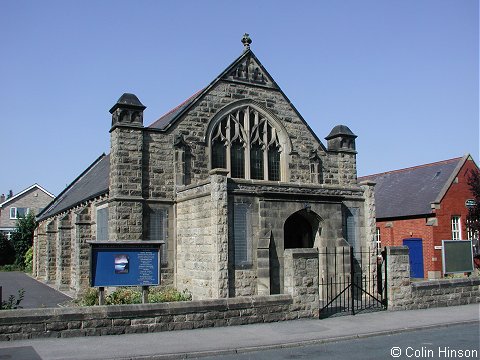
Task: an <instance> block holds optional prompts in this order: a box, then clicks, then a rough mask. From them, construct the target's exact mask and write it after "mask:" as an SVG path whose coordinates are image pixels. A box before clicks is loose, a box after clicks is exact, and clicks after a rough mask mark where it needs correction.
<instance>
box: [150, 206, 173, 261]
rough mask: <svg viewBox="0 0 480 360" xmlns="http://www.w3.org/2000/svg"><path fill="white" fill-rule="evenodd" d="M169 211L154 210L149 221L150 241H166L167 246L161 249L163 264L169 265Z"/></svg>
mask: <svg viewBox="0 0 480 360" xmlns="http://www.w3.org/2000/svg"><path fill="white" fill-rule="evenodd" d="M167 238H168V210H167V209H152V210H151V211H150V219H149V232H148V239H149V240H160V241H164V242H165V244H164V245H162V248H161V264H162V265H167V264H168V247H167V242H168V241H167V240H168V239H167Z"/></svg>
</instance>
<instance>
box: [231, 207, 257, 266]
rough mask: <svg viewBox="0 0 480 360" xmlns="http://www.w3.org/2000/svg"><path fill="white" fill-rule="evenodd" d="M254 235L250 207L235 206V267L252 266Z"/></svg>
mask: <svg viewBox="0 0 480 360" xmlns="http://www.w3.org/2000/svg"><path fill="white" fill-rule="evenodd" d="M251 238H252V234H251V222H250V211H249V205H248V204H243V203H236V204H234V208H233V247H234V256H235V261H234V263H235V266H246V265H251V261H252V249H251V247H252V241H251Z"/></svg>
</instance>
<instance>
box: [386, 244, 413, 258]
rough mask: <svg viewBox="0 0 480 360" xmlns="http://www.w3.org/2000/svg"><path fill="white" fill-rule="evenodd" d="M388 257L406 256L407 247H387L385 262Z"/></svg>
mask: <svg viewBox="0 0 480 360" xmlns="http://www.w3.org/2000/svg"><path fill="white" fill-rule="evenodd" d="M388 255H408V246H387V261H388Z"/></svg>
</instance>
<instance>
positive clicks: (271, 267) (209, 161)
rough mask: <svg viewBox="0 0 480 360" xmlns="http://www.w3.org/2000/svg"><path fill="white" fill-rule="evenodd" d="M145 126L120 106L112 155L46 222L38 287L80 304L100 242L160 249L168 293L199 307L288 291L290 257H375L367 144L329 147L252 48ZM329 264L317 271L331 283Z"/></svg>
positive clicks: (129, 105) (52, 208)
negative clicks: (291, 253)
mask: <svg viewBox="0 0 480 360" xmlns="http://www.w3.org/2000/svg"><path fill="white" fill-rule="evenodd" d="M242 43H243V45H244V49H243V53H242V54H241V55H240V56H239V57H238V58H237V59H236V60H235V61H234V62H233V63H232V64H231V65H230V66H228V67H227V68H226V69H225V70H224V71H223V72H221V73H220V75H219V76H218V77H217V78H216V79H215V80H213V81H212V82H211V83H210V84H209V85H208V86H207V87H205V88H204V89H203V90H201V91H199V92H198V93H196V94H194V95H193V96H191V97H190V98H189V99H187V100H186V101H185V102H183V103H182V104H180V105H178V106H177V107H175V108H174V109H172V110H171V111H170V112H168V113H167V114H165V115H163V116H162V117H160V118H159V119H158V120H156V121H154V122H153V123H152V124H151V125H150V126H145V125H144V119H143V111H144V109H145V106H144V105H143V104H142V103H141V101H140V100H139V99H138V98H137V96H135V95H133V94H123V95H122V96H121V97H120V98H119V100H118V101H117V103H116V104H114V105H113V107H112V108H111V109H110V113H111V114H112V126H111V130H110V140H111V148H110V153H109V154H108V155H105V154H103V155H102V156H100V157H99V158H98V159H97V160H96V161H95V162H93V163H92V164H91V165H90V167H88V168H87V169H86V170H85V171H84V172H83V173H82V174H80V175H79V176H78V177H77V178H76V179H75V180H74V181H73V182H72V183H71V184H70V185H69V186H68V187H67V188H66V189H65V190H64V191H63V192H62V193H61V194H60V195H59V196H58V197H57V198H56V199H55V200H54V201H53V202H52V203H51V204H49V206H47V207H46V208H45V210H44V211H43V212H42V213H41V214H39V216H38V218H37V220H38V227H37V229H36V232H35V237H34V245H35V251H34V276H35V277H36V278H37V279H39V280H42V281H45V282H48V283H51V284H53V285H54V286H55V287H56V288H58V289H65V290H71V291H74V292H75V293H77V294H79V293H81V292H82V291H83V290H84V289H86V288H87V287H89V284H90V279H89V277H90V248H89V244H88V243H87V241H92V240H97V241H99V240H109V241H118V240H122V241H125V240H136V241H138V240H163V241H165V245H164V246H163V247H162V253H161V263H162V282H163V283H164V284H171V285H172V286H175V287H176V288H177V289H179V290H183V289H188V291H190V292H191V293H192V295H193V298H194V299H211V298H225V297H235V296H247V295H268V294H278V293H283V292H284V281H283V277H284V270H285V269H284V257H283V254H284V250H285V249H289V248H324V247H327V246H328V247H331V246H347V245H349V244H350V245H352V246H353V247H354V248H359V247H360V246H368V245H370V244H373V241H374V232H375V216H374V200H373V184H372V183H362V184H358V183H357V170H356V154H357V152H356V149H355V139H356V135H354V133H353V132H352V131H351V130H350V129H349V128H348V127H347V126H345V125H338V126H335V127H334V128H333V129H332V131H331V132H330V134H328V136H327V137H326V138H325V139H326V140H327V142H326V146H325V145H324V144H323V143H322V141H321V140H320V139H319V138H318V137H317V135H316V134H315V133H314V132H313V131H312V129H311V128H310V127H309V125H308V124H307V122H306V121H305V120H304V118H303V117H302V116H301V115H300V113H299V112H298V111H297V110H296V109H295V107H294V106H293V105H292V103H291V102H290V100H289V99H288V98H287V96H286V95H285V94H284V93H283V91H282V90H281V89H280V87H279V86H278V85H277V83H276V82H275V81H274V80H273V78H272V77H271V76H270V74H269V73H268V72H267V70H266V69H265V68H264V67H263V65H262V64H261V63H260V61H259V59H258V58H257V57H256V56H255V54H254V53H253V51H252V50H251V49H250V44H251V40H250V38H249V37H248V34H245V35H244V37H243V39H242ZM321 266H322V265H321V264H320V269H319V271H320V272H321V271H322V269H321Z"/></svg>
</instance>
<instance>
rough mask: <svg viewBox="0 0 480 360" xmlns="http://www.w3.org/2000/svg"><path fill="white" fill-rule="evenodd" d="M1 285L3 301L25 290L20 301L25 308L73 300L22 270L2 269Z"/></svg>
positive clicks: (55, 304)
mask: <svg viewBox="0 0 480 360" xmlns="http://www.w3.org/2000/svg"><path fill="white" fill-rule="evenodd" d="M0 286H1V287H2V298H3V301H6V300H8V298H9V296H10V295H13V296H14V297H15V298H18V290H20V289H24V290H25V297H24V299H23V300H22V301H21V302H20V306H21V307H22V308H23V309H36V308H47V307H48V308H51V307H57V306H59V305H61V304H62V303H65V302H68V301H70V300H72V298H71V297H70V296H68V295H67V294H65V293H61V292H59V291H56V290H55V289H53V288H51V287H49V286H47V285H45V284H44V283H41V282H39V281H37V280H35V279H34V278H32V277H30V276H28V275H27V274H25V273H24V272H21V271H9V272H3V271H0ZM0 359H1V358H0Z"/></svg>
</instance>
